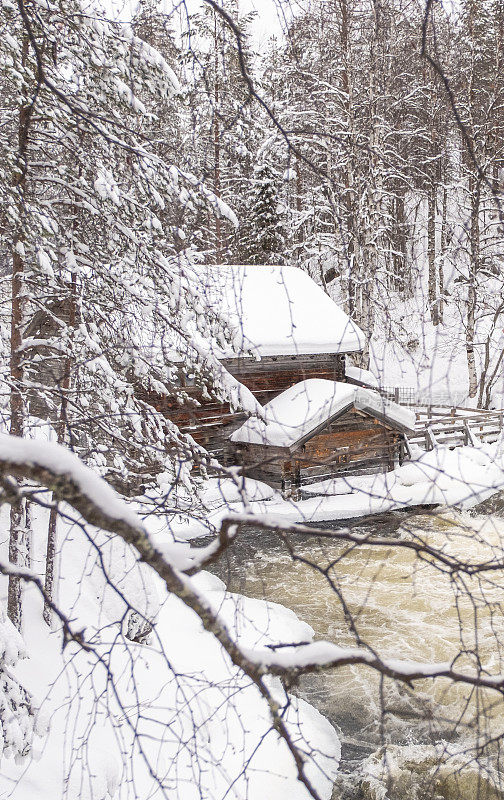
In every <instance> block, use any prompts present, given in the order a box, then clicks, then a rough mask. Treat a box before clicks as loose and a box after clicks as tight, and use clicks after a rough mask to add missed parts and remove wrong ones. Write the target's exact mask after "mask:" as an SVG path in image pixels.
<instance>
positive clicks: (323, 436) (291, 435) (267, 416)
mask: <svg viewBox="0 0 504 800" xmlns="http://www.w3.org/2000/svg"><path fill="white" fill-rule="evenodd" d="M414 427H415V414H414V413H413V412H412V411H410V410H409V409H405V408H402V407H401V406H399V405H397V403H393V402H391V401H389V400H384V399H383V398H382V397H381V396H380V395H379V394H378V393H377V392H375V391H371V390H369V389H362V388H358V387H356V386H354V385H351V384H349V383H342V382H335V381H329V380H320V379H309V380H306V381H303V382H301V383H298V384H296V385H295V386H291V387H290V388H289V389H287V390H286V391H285V392H282V393H281V394H280V395H277V397H276V398H274V399H273V400H271V401H270V402H269V403H267V404H266V405H265V406H264V414H263V418H262V419H260V418H259V417H250V418H249V419H248V420H247V421H246V422H245V423H244V424H243V425H242V426H241V427H240V428H238V429H237V430H236V431H234V433H233V434H232V435H231V437H230V445H229V447H230V450H231V452H232V453H233V456H234V461H235V463H238V464H240V465H241V466H242V468H243V473H244V474H245V475H247V476H249V477H252V478H257V479H259V480H262V481H265V482H266V483H268V484H270V485H271V486H273V487H274V488H277V489H280V490H282V491H283V492H284V493H285V494H289V493H290V492H291V491H292V490H294V491H295V490H296V489H297V488H299V487H300V486H302V485H303V484H307V483H314V482H317V481H321V480H325V479H327V478H333V477H336V476H342V475H345V474H346V475H348V474H356V473H370V472H379V471H387V470H389V469H393V468H394V466H395V465H396V464H397V463H401V461H402V458H403V455H404V447H405V436H406V435H407V434H411V433H413V431H414ZM230 460H231V459H230Z"/></svg>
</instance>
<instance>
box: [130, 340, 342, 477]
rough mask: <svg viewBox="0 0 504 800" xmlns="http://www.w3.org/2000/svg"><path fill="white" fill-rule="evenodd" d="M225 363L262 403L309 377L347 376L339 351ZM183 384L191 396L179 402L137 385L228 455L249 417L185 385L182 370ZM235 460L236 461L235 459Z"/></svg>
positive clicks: (180, 422)
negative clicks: (234, 437)
mask: <svg viewBox="0 0 504 800" xmlns="http://www.w3.org/2000/svg"><path fill="white" fill-rule="evenodd" d="M222 364H223V366H225V367H226V369H227V370H228V371H229V372H230V373H231V374H232V375H233V376H234V377H235V378H236V379H237V380H239V381H240V383H243V384H244V386H246V387H247V388H248V389H250V391H251V392H252V393H253V395H254V396H255V397H256V398H257V400H258V401H259V403H261V405H265V403H267V402H269V400H272V399H273V398H274V397H276V396H277V395H278V394H280V393H281V392H283V391H285V389H288V388H289V386H293V385H294V384H296V383H299V382H300V381H303V380H307V379H308V378H324V379H326V380H332V381H344V380H345V356H344V355H343V354H338V353H336V354H335V353H326V354H321V355H302V356H268V357H264V358H262V359H261V360H260V361H255V360H254V359H253V358H240V359H238V358H236V359H225V360H223V361H222ZM180 387H181V388H183V390H184V392H185V393H186V394H187V395H188V397H189V398H190V400H193V401H196V403H197V404H195V403H191V402H188V403H186V404H184V405H180V403H179V402H178V401H177V399H176V398H174V397H166V396H165V395H162V394H158V393H156V392H148V391H146V390H144V389H138V390H137V392H136V394H137V396H138V398H139V399H141V400H143V401H144V402H147V403H149V404H150V405H152V406H154V408H156V409H157V410H158V411H160V412H161V413H162V414H164V415H165V416H166V417H168V419H170V420H172V422H174V423H175V424H176V425H177V426H178V427H179V428H180V429H181V430H182V431H183V432H184V433H188V434H190V435H191V436H192V437H193V438H194V439H195V440H196V441H197V442H198V443H199V444H201V445H203V446H204V447H205V448H206V449H207V450H209V452H211V453H212V454H213V455H215V456H217V457H218V458H224V459H225V458H226V456H225V454H224V450H225V449H226V443H227V441H228V438H229V436H230V435H231V433H232V432H233V431H234V430H236V429H237V428H238V427H239V426H240V425H241V424H242V423H243V422H244V421H245V419H246V414H243V413H241V412H239V413H234V412H232V411H231V408H230V406H229V403H220V402H218V401H216V400H207V399H206V398H204V397H203V394H202V391H201V389H200V388H199V387H197V386H186V385H184V380H183V375H182V374H181V381H180ZM233 463H234V462H233Z"/></svg>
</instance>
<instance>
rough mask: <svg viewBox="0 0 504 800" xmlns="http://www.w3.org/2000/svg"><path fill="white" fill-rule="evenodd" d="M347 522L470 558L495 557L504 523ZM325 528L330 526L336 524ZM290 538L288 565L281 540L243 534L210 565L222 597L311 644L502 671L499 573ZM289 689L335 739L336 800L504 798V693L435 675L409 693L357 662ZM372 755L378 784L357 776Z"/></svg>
mask: <svg viewBox="0 0 504 800" xmlns="http://www.w3.org/2000/svg"><path fill="white" fill-rule="evenodd" d="M348 524H349V525H350V526H351V527H352V528H353V529H354V530H356V531H358V532H360V533H367V534H371V533H372V534H379V535H381V536H387V537H390V538H403V539H411V538H421V539H422V540H424V541H426V542H428V543H429V544H431V545H433V546H435V547H437V548H439V549H441V550H443V551H444V552H446V553H450V554H453V555H457V556H458V557H459V558H461V559H463V560H465V561H466V562H477V563H482V562H487V561H491V560H492V559H496V558H501V559H503V557H504V519H502V518H498V517H488V516H471V517H470V516H469V515H467V514H460V513H457V512H444V513H437V514H427V513H425V514H421V513H420V514H413V513H408V514H406V513H404V512H398V513H392V514H385V515H382V516H376V517H373V518H368V519H365V520H357V521H352V522H350V523H348ZM332 525H333V528H334V530H337V529H338V527H341V526H342V523H340V522H338V523H332ZM327 528H328V532H329V531H330V529H331V526H330V525H329V524H327ZM289 541H290V544H291V547H292V550H293V551H294V552H295V555H296V557H297V558H298V559H299V560H295V561H293V559H292V556H291V554H290V553H289V552H288V549H287V547H286V546H285V544H284V543H282V542H281V541H280V540H279V539H278V537H276V535H274V534H271V533H265V532H263V531H258V530H255V529H253V528H249V529H247V530H245V531H243V533H242V534H241V535H240V537H239V541H238V542H237V543H236V544H235V545H234V546H233V547H232V548H231V550H230V551H229V553H227V554H226V556H225V557H224V559H223V560H222V561H221V562H220V563H219V564H217V565H215V566H214V567H213V568H212V570H213V571H214V572H215V574H217V575H218V576H219V577H220V578H221V579H222V580H223V581H224V582H225V583H226V586H227V588H228V589H229V590H230V591H234V592H240V593H242V594H245V595H248V596H250V597H257V598H263V599H267V600H272V601H275V602H277V603H281V604H283V605H285V606H287V607H289V608H291V609H293V610H294V611H295V612H296V614H297V615H298V616H299V617H300V618H301V619H302V620H304V621H305V622H308V623H309V624H310V625H311V626H312V628H313V629H314V631H315V638H316V639H328V640H330V641H332V642H336V643H337V644H340V645H355V644H356V636H358V637H360V639H361V641H363V642H365V643H367V644H368V645H370V646H371V647H373V648H374V649H375V650H376V651H377V652H378V653H379V654H380V655H381V656H383V657H386V656H390V657H391V656H395V657H398V658H402V659H411V660H414V661H424V662H433V661H435V662H438V661H447V660H451V659H453V658H455V657H456V656H457V654H459V655H458V659H457V663H456V666H457V668H458V669H459V670H460V671H462V670H463V669H466V670H470V669H471V668H472V667H474V665H475V664H476V662H477V659H478V658H479V659H480V662H481V663H482V664H483V665H484V666H485V668H487V669H488V671H489V672H490V673H492V674H496V673H499V672H503V673H504V571H501V570H498V571H495V572H490V573H487V574H486V575H485V576H484V577H480V578H477V577H467V576H463V577H461V578H460V579H458V580H457V579H455V578H454V576H451V575H449V574H447V573H446V572H442V571H440V570H438V569H436V568H434V567H433V566H432V565H431V564H426V563H425V562H422V561H420V560H419V559H418V558H417V556H416V555H415V554H414V553H412V552H411V551H407V550H404V549H400V548H394V547H392V546H391V547H388V546H386V547H381V548H373V547H369V546H358V547H349V546H348V544H344V543H342V542H339V541H335V540H331V539H330V538H318V537H316V536H308V537H307V536H303V537H301V536H295V537H294V536H291V537H290V539H289ZM328 565H332V566H331V567H330V569H329V570H327V567H328ZM322 570H325V572H323V571H322ZM328 578H329V579H330V580H328ZM331 583H332V585H331ZM342 601H344V603H345V604H346V607H347V612H348V613H349V614H350V615H351V617H352V619H353V620H354V626H355V630H353V631H352V630H351V626H350V625H349V623H348V616H347V617H345V613H344V611H343V603H342ZM297 691H298V692H299V694H301V695H302V696H303V697H305V698H306V699H307V700H308V701H309V702H311V703H313V705H315V706H316V707H317V708H318V709H319V711H321V712H322V713H323V714H325V715H326V716H327V717H328V718H329V719H330V720H331V722H332V723H333V724H334V725H335V726H336V728H337V729H338V731H339V732H340V736H341V739H342V744H343V750H342V752H343V756H342V765H341V770H342V779H341V784H340V785H339V786H337V787H336V788H335V794H334V797H338V798H340V797H352V798H354V797H355V798H357V797H365V798H370V800H375V799H376V800H387V799H389V800H417V798H418V800H424V799H425V800H441V799H442V800H445V798H446V800H478V799H479V798H482V800H494V798H504V775H503V787H501V785H500V780H501V769H502V772H503V773H504V759H502V763H501V753H500V742H499V736H500V735H504V698H502V697H501V696H500V695H498V694H497V693H495V692H490V691H482V690H474V689H471V688H469V687H467V686H463V685H462V684H459V685H457V686H455V687H454V686H452V685H450V684H448V682H447V681H446V680H443V679H439V680H436V681H434V680H431V679H429V680H424V681H419V682H416V683H415V686H414V690H413V689H411V688H409V687H407V686H404V685H403V684H398V683H396V682H394V681H392V680H389V679H386V680H383V681H382V680H380V677H379V675H378V674H377V673H376V672H374V671H373V670H371V669H369V668H365V667H361V666H359V667H357V666H356V667H345V668H343V669H339V670H333V671H331V672H328V673H325V674H322V675H311V676H305V677H304V678H303V679H302V681H301V683H300V686H299V687H298V689H297ZM384 745H387V747H386V748H385V750H384V749H383V748H384ZM477 747H479V748H480V751H479V753H478V759H475V758H474V755H475V752H476V751H475V748H477ZM441 751H442V752H443V754H444V755H443V756H440V755H439V754H440V752H441ZM384 753H385V754H388V755H385V756H384ZM461 753H464V755H463V756H461ZM448 754H451V755H448ZM503 755H504V754H503ZM370 758H371V762H372V763H373V764H378V765H380V764H381V765H382V767H383V764H385V767H386V770H385V771H386V772H387V777H384V775H381V776H380V777H379V779H377V784H376V786H377V787H378V788H376V786H375V784H374V783H373V782H372V781H371V784H372V785H371V784H370V783H369V781H367V782H366V780H362V770H363V768H364V771H366V768H367V767H366V765H369V763H370ZM380 759H381V761H380ZM383 759H385V761H383ZM382 762H383V763H382ZM448 762H449V763H450V764H451V767H450V769H449V770H448V772H449V773H450V774H449V775H448V778H447V777H446V775H445V779H443V778H442V775H443V774H444V773H443V772H442V770H440V766H439V765H440V764H441V763H443V764H446V763H448ZM433 765H434V766H433ZM385 767H384V769H385ZM359 771H360V774H361V777H360V778H359V780H356V779H353V777H352V780H347V781H346V782H345V775H347V776H349V775H350V776H355V775H357V773H359ZM378 771H379V770H378ZM445 771H446V770H445ZM454 771H455V772H456V773H457V780H456V781H455V783H454V782H453V780H452V779H451V776H452V773H453V772H454ZM413 773H415V776H417V777H415V779H413V778H411V776H412V774H413ZM394 775H395V777H393V776H394ZM405 775H407V776H408V777H407V779H406V778H405ZM391 776H392V777H391ZM482 776H483V777H482ZM450 781H451V782H450ZM349 787H350V788H349ZM382 787H383V788H382ZM383 792H385V793H384V794H383Z"/></svg>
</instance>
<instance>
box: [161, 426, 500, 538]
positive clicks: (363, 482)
mask: <svg viewBox="0 0 504 800" xmlns="http://www.w3.org/2000/svg"><path fill="white" fill-rule="evenodd" d="M502 489H504V442H502V441H501V442H496V443H495V444H481V445H478V446H476V447H472V446H467V447H458V448H455V449H454V450H450V449H449V448H448V447H444V446H438V447H436V448H434V449H433V450H430V451H429V452H426V451H425V450H422V449H421V448H416V450H415V453H414V457H413V458H412V460H411V461H408V462H406V463H404V464H403V465H402V466H401V467H397V468H396V469H395V470H393V471H392V472H387V473H385V474H378V475H359V476H348V477H344V478H334V479H330V480H325V481H320V482H318V483H313V484H310V485H308V486H304V487H303V489H302V492H303V495H313V496H312V497H308V498H307V499H302V500H298V501H294V500H291V499H283V498H282V497H281V495H280V494H279V493H278V492H274V493H272V494H271V495H270V497H269V498H268V499H266V500H261V501H255V502H253V503H252V504H251V506H250V507H248V506H247V505H246V504H244V503H243V502H229V503H225V502H221V504H220V505H218V506H215V507H214V509H213V510H212V511H211V512H210V514H209V515H208V517H207V518H206V520H205V521H201V522H200V521H195V520H187V519H184V518H183V517H181V518H179V519H178V520H177V521H173V522H172V523H171V531H172V532H173V535H174V536H175V538H176V539H177V540H180V541H184V540H185V541H187V540H189V539H192V538H198V537H202V536H208V535H212V534H213V533H214V532H215V531H216V530H218V528H219V526H220V523H221V521H222V519H224V517H225V516H227V515H229V514H230V513H237V514H239V513H241V512H243V511H245V510H247V511H248V512H249V513H250V512H252V513H254V514H257V515H259V516H263V515H268V516H270V515H271V516H273V517H278V518H280V517H281V518H282V519H283V520H284V521H286V522H291V523H300V522H322V521H329V520H342V519H352V518H355V517H364V516H368V515H369V514H380V513H384V512H387V511H394V510H399V509H405V508H409V507H411V506H417V505H440V506H457V507H459V508H464V509H467V508H471V507H472V506H474V505H476V504H477V503H480V502H482V501H483V500H485V499H487V498H488V497H491V496H492V495H493V494H495V493H496V492H498V491H500V490H502ZM163 530H164V529H163ZM159 535H160V532H159V531H158V536H159ZM161 535H162V536H164V535H165V534H164V533H163V532H162V531H161Z"/></svg>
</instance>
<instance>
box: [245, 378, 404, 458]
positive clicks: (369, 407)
mask: <svg viewBox="0 0 504 800" xmlns="http://www.w3.org/2000/svg"><path fill="white" fill-rule="evenodd" d="M352 407H355V408H357V409H359V410H361V411H364V412H367V413H369V414H371V415H373V416H378V417H381V418H384V419H386V420H388V421H390V422H391V423H393V424H394V425H396V426H397V427H399V428H400V429H401V430H405V431H412V430H413V429H414V427H415V415H414V413H413V412H412V411H410V410H409V409H407V408H402V407H401V406H399V405H397V403H393V402H391V401H390V400H384V399H383V398H382V397H381V396H380V395H379V394H378V393H377V392H373V391H371V390H370V389H360V388H358V387H356V386H353V385H352V384H349V383H339V382H336V381H328V380H323V379H321V378H310V379H309V380H306V381H301V383H297V384H295V386H291V387H289V389H286V391H285V392H282V393H281V394H279V395H278V396H277V397H275V398H273V400H270V402H269V403H267V404H266V405H265V406H264V415H263V416H264V419H259V418H258V417H250V418H249V419H248V420H247V421H246V422H245V423H244V424H243V425H242V426H241V427H240V428H238V430H236V431H235V432H234V433H233V434H231V437H230V439H231V441H233V442H245V443H249V444H265V445H269V446H276V447H292V446H293V445H295V444H296V443H297V442H299V441H300V440H301V439H303V438H304V437H305V436H308V435H309V434H310V433H311V432H312V431H315V430H316V429H317V428H318V427H319V426H320V425H323V423H324V422H327V421H328V420H329V419H331V418H333V417H336V416H338V415H339V414H342V413H344V412H345V411H347V410H348V409H350V408H352Z"/></svg>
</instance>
